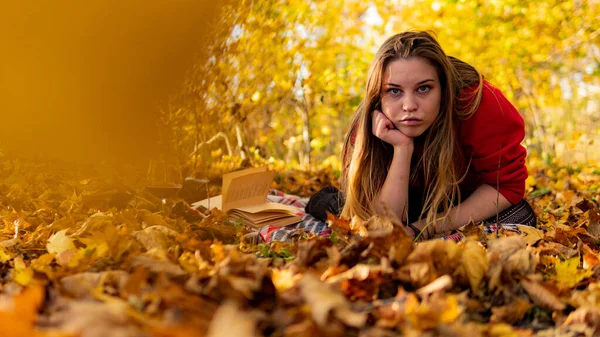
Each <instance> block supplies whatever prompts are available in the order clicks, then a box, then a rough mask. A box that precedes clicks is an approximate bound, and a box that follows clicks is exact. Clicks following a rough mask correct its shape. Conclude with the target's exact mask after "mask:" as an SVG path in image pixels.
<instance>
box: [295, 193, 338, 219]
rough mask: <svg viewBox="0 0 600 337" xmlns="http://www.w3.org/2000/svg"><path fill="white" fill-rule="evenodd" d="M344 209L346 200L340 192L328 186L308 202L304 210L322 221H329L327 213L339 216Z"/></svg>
mask: <svg viewBox="0 0 600 337" xmlns="http://www.w3.org/2000/svg"><path fill="white" fill-rule="evenodd" d="M343 207H344V198H343V197H342V193H341V192H340V190H338V189H337V188H335V187H333V186H327V187H325V188H323V189H322V190H320V191H319V192H317V193H315V194H314V195H313V196H312V197H310V199H309V200H308V204H306V207H305V208H304V210H305V211H306V213H308V214H310V215H312V216H313V217H315V218H316V219H319V220H321V221H327V212H329V213H331V214H333V215H335V216H339V215H340V213H341V211H342V208H343Z"/></svg>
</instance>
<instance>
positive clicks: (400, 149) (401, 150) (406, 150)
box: [394, 143, 414, 156]
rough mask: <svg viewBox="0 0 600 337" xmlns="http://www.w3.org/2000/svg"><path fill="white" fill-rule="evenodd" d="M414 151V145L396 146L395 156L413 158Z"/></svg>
mask: <svg viewBox="0 0 600 337" xmlns="http://www.w3.org/2000/svg"><path fill="white" fill-rule="evenodd" d="M413 151H414V145H413V144H412V143H411V144H404V145H394V155H408V156H412V153H413Z"/></svg>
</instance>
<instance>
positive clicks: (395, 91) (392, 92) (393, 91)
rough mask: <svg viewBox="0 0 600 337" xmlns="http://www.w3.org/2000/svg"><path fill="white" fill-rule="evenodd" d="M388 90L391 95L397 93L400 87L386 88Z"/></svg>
mask: <svg viewBox="0 0 600 337" xmlns="http://www.w3.org/2000/svg"><path fill="white" fill-rule="evenodd" d="M388 92H389V93H390V94H392V95H398V94H399V93H400V89H396V88H390V89H388Z"/></svg>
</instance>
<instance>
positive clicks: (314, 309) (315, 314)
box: [300, 274, 367, 328]
mask: <svg viewBox="0 0 600 337" xmlns="http://www.w3.org/2000/svg"><path fill="white" fill-rule="evenodd" d="M300 287H301V288H300V289H301V293H302V297H303V298H304V300H305V301H306V303H307V304H308V306H309V307H310V309H311V314H312V318H313V320H314V321H315V323H317V325H319V326H320V327H324V326H325V325H326V324H327V322H328V320H329V314H330V313H332V314H333V316H334V317H336V318H337V319H338V320H340V321H342V322H344V323H345V324H347V325H348V326H351V327H356V328H360V327H363V326H364V325H365V323H366V320H367V315H366V313H359V312H355V311H353V310H351V308H350V304H349V303H348V301H347V300H346V298H345V297H344V295H342V294H341V293H340V292H339V290H338V289H334V288H332V287H330V286H329V285H327V284H326V283H323V282H321V281H319V279H318V278H317V277H316V276H314V275H312V274H305V275H304V277H303V278H302V280H300Z"/></svg>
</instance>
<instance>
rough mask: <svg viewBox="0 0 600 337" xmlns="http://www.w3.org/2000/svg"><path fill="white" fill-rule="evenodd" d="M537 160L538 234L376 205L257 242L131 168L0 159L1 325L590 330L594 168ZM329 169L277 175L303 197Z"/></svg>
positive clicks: (6, 330)
mask: <svg viewBox="0 0 600 337" xmlns="http://www.w3.org/2000/svg"><path fill="white" fill-rule="evenodd" d="M530 174H531V175H530V178H529V179H528V194H527V200H528V201H529V202H530V203H531V204H532V206H533V207H534V210H535V212H536V214H537V216H538V229H539V231H538V232H536V234H535V235H533V234H532V233H520V234H519V233H515V232H509V231H504V230H500V231H499V233H498V235H497V236H496V234H491V235H486V234H485V233H484V232H483V230H482V228H483V226H482V225H481V224H470V225H468V226H467V227H466V228H464V229H463V233H464V234H465V235H466V236H467V239H466V240H464V241H462V242H460V243H454V242H450V241H442V240H436V239H434V240H429V241H425V242H419V243H414V242H413V241H412V240H411V239H410V238H409V237H407V235H406V234H405V232H404V230H403V228H402V226H400V225H399V223H398V221H397V220H396V219H395V218H393V217H388V216H378V217H374V218H372V219H370V220H369V221H367V222H365V223H358V222H356V221H355V222H350V221H347V220H343V219H332V220H331V221H330V222H329V225H330V227H331V228H332V231H333V232H332V235H331V236H330V237H326V238H325V237H316V236H311V235H309V234H306V235H300V236H298V238H296V239H294V241H293V242H275V243H271V244H267V243H261V244H257V245H254V244H248V243H240V238H241V237H242V236H243V235H244V234H247V233H249V232H250V231H251V230H250V229H248V228H244V227H243V226H240V225H238V224H236V223H234V222H232V221H229V220H228V219H227V217H226V215H225V214H223V213H221V212H219V211H217V210H216V209H215V210H213V211H211V213H210V215H209V216H207V217H205V218H203V217H202V216H194V214H192V213H190V212H188V205H187V204H186V203H185V202H184V201H182V200H179V199H177V198H167V199H165V200H161V199H159V198H157V197H154V196H152V195H151V194H149V193H147V192H145V191H143V190H142V189H141V187H143V184H142V178H140V177H141V175H139V174H137V173H136V172H134V171H131V172H129V173H128V172H123V171H120V172H119V173H116V172H115V171H110V170H108V169H106V170H105V169H102V168H101V167H99V166H98V167H75V166H60V165H54V164H50V163H48V162H35V161H31V160H25V159H15V158H7V157H0V220H1V222H0V226H1V227H0V235H1V237H0V277H1V279H0V326H2V329H0V337H3V336H82V337H88V336H89V337H91V336H198V335H200V336H202V335H209V336H317V335H323V336H325V335H326V336H494V337H500V336H598V335H599V334H600V309H599V308H600V282H599V277H600V264H599V259H600V254H599V251H600V212H599V209H600V208H599V205H600V192H599V190H600V169H599V168H595V167H567V166H557V165H537V166H536V167H534V168H533V169H530ZM334 177H335V175H334V174H333V173H332V172H328V171H319V172H300V171H289V172H280V173H279V174H278V176H277V179H276V182H275V183H274V186H273V187H275V188H278V189H280V190H282V191H284V192H286V193H290V194H295V195H301V196H308V195H310V194H312V193H314V192H315V191H318V190H319V189H320V188H321V187H323V186H326V185H328V184H331V183H332V182H333V181H334V180H335V178H334ZM213 189H214V192H215V193H218V192H219V191H218V187H213ZM212 192H213V191H212V190H211V193H212Z"/></svg>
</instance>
